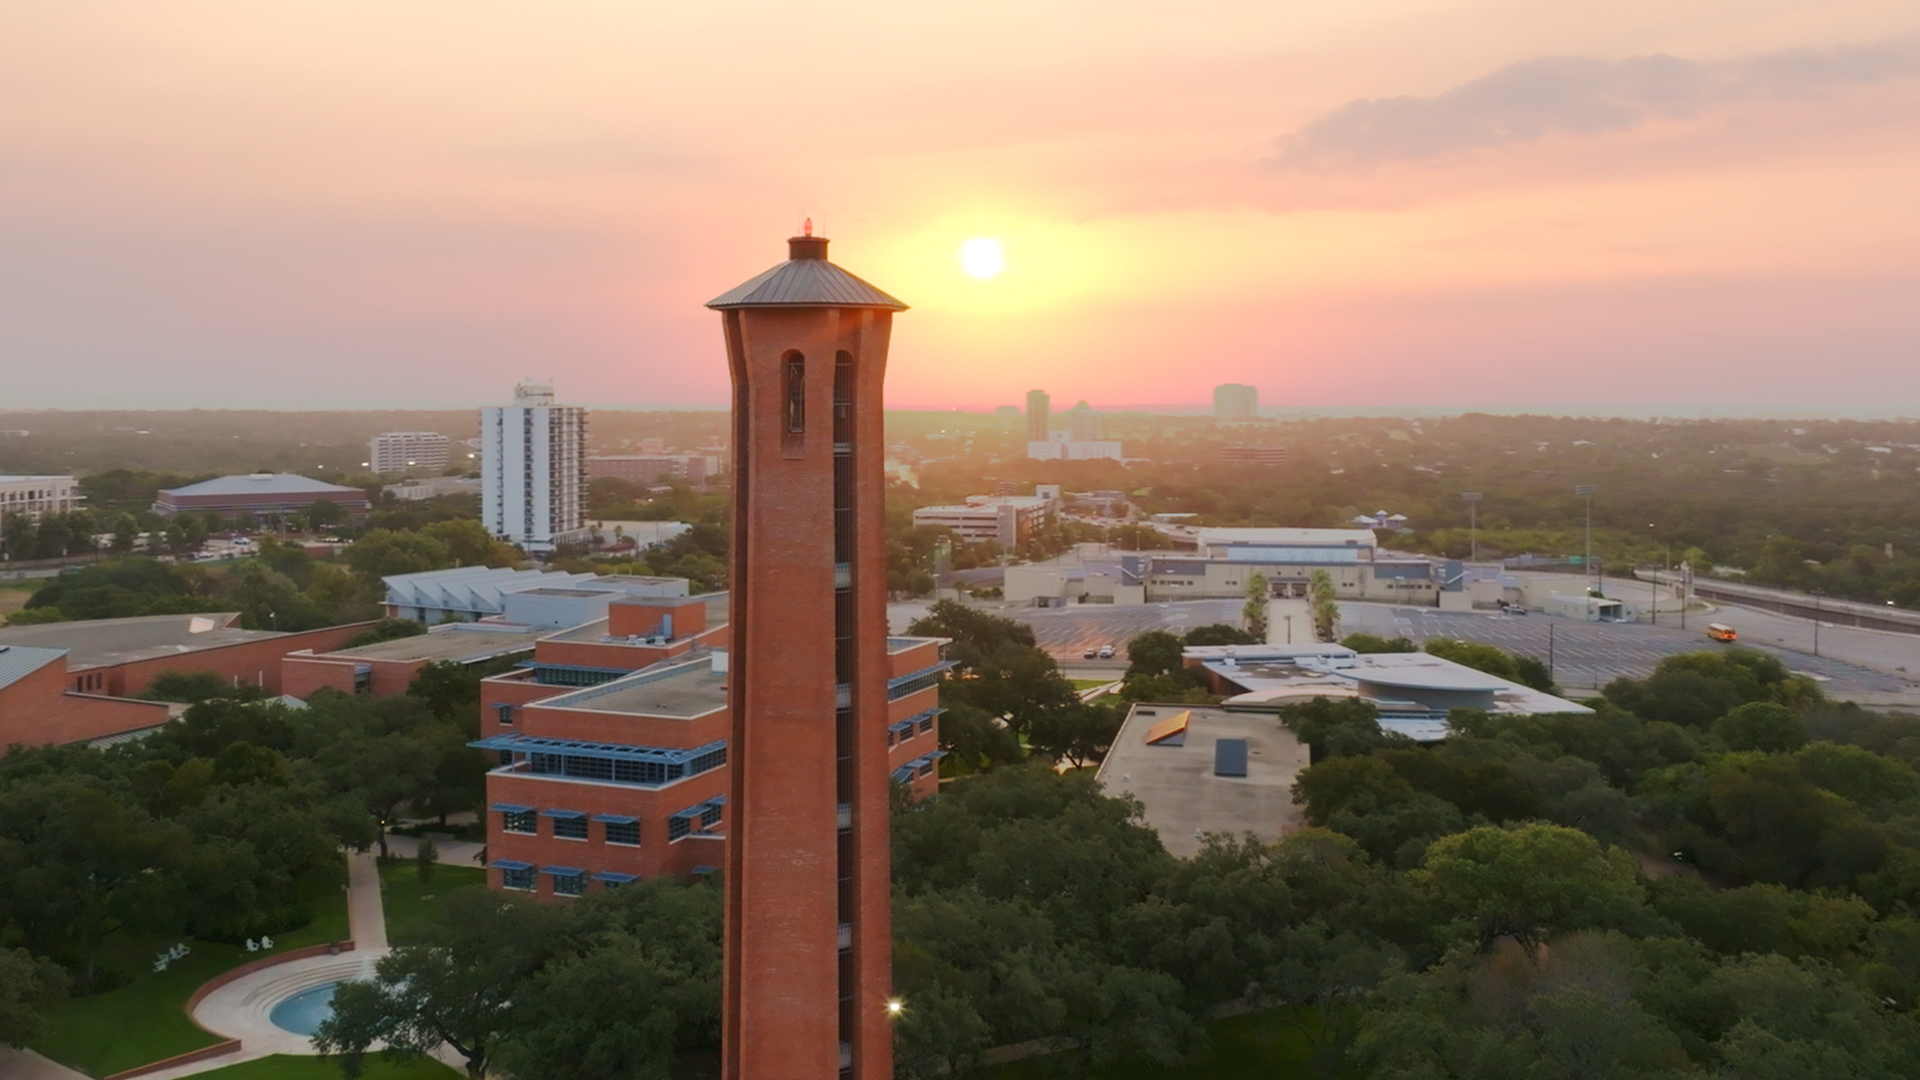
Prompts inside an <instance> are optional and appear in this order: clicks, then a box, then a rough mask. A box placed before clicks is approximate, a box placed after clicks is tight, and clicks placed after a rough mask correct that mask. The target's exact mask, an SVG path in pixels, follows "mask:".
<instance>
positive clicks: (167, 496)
mask: <svg viewBox="0 0 1920 1080" xmlns="http://www.w3.org/2000/svg"><path fill="white" fill-rule="evenodd" d="M317 502H328V503H333V504H334V505H335V506H338V507H339V508H340V509H342V510H344V511H346V513H347V514H348V516H350V517H355V518H362V517H365V516H366V515H367V511H368V509H369V508H370V507H371V505H372V504H371V503H370V502H368V500H367V493H366V492H364V491H361V490H360V489H359V488H356V487H345V486H342V485H340V484H329V483H327V482H326V481H324V480H315V479H313V478H311V477H306V476H300V475H298V474H295V473H251V474H248V475H246V476H220V477H215V478H214V479H212V480H203V481H201V482H200V483H198V484H188V485H187V486H186V487H181V488H171V489H168V490H164V491H161V492H159V493H157V494H156V495H155V497H154V502H153V512H154V513H156V514H166V515H173V514H179V513H188V512H192V513H200V512H206V511H212V512H214V513H218V514H220V515H222V516H225V517H233V516H235V515H238V514H252V515H254V516H256V517H258V516H260V515H263V514H301V513H305V512H306V510H307V508H308V507H310V506H312V505H313V504H314V503H317Z"/></svg>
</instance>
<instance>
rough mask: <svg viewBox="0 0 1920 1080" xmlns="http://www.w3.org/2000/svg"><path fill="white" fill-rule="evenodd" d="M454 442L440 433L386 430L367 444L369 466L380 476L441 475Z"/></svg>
mask: <svg viewBox="0 0 1920 1080" xmlns="http://www.w3.org/2000/svg"><path fill="white" fill-rule="evenodd" d="M451 445H452V441H451V440H449V439H448V438H447V437H446V436H445V435H442V434H440V433H439V432H437V431H386V432H382V433H380V434H378V435H375V436H374V437H373V439H372V440H371V441H369V442H368V444H367V467H368V468H370V469H372V470H373V471H374V472H377V473H398V472H408V471H410V470H417V471H420V472H439V471H440V470H442V469H444V468H446V467H447V462H448V461H449V460H450V455H449V448H450V447H451Z"/></svg>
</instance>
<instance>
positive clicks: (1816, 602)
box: [1813, 589, 1844, 656]
mask: <svg viewBox="0 0 1920 1080" xmlns="http://www.w3.org/2000/svg"><path fill="white" fill-rule="evenodd" d="M1843 651H1844V650H1843ZM1813 655H1815V656H1819V655H1820V590H1818V589H1815V590H1814V591H1813Z"/></svg>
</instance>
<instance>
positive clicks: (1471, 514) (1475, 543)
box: [1460, 491, 1482, 562]
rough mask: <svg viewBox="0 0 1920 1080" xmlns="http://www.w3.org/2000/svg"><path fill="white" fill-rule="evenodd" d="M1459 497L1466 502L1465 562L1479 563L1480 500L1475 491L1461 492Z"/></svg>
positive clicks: (1479, 495) (1478, 494)
mask: <svg viewBox="0 0 1920 1080" xmlns="http://www.w3.org/2000/svg"><path fill="white" fill-rule="evenodd" d="M1460 497H1461V498H1463V499H1465V500H1467V553H1468V554H1467V561H1468V562H1479V561H1480V499H1481V498H1482V496H1481V494H1480V493H1479V492H1477V491H1463V492H1461V493H1460Z"/></svg>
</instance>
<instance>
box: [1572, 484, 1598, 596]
mask: <svg viewBox="0 0 1920 1080" xmlns="http://www.w3.org/2000/svg"><path fill="white" fill-rule="evenodd" d="M1598 490H1600V489H1599V488H1596V487H1594V486H1593V485H1592V484H1577V485H1575V486H1574V489H1573V493H1574V494H1575V495H1578V496H1580V497H1581V498H1583V499H1585V500H1587V554H1586V556H1585V562H1586V571H1587V574H1588V576H1592V574H1593V494H1594V492H1596V491H1598Z"/></svg>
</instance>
